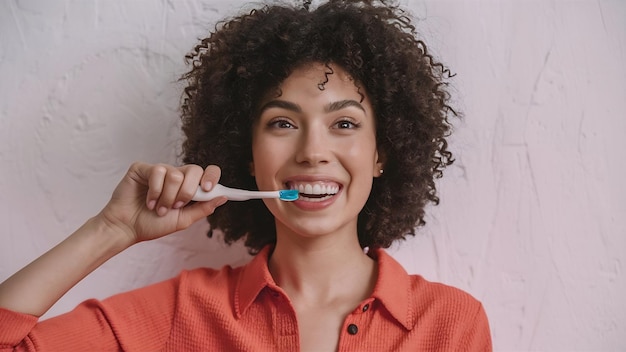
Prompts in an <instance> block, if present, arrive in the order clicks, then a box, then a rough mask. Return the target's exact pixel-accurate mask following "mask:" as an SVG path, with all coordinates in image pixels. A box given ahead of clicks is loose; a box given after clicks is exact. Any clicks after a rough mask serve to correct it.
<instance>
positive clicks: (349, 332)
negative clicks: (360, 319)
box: [348, 324, 359, 335]
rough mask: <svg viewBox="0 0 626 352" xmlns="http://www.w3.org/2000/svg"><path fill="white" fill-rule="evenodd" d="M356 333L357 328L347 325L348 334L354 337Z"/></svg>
mask: <svg viewBox="0 0 626 352" xmlns="http://www.w3.org/2000/svg"><path fill="white" fill-rule="evenodd" d="M357 332H359V327H358V326H356V325H354V324H350V325H348V334H350V335H356V333H357Z"/></svg>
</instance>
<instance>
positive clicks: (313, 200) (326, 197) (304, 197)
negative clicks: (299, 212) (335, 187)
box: [300, 194, 334, 203]
mask: <svg viewBox="0 0 626 352" xmlns="http://www.w3.org/2000/svg"><path fill="white" fill-rule="evenodd" d="M332 196H334V194H331V195H327V196H324V197H321V198H310V197H307V196H304V195H302V194H301V195H300V199H302V200H304V201H307V202H313V203H317V202H321V201H324V200H326V199H330V198H331V197H332Z"/></svg>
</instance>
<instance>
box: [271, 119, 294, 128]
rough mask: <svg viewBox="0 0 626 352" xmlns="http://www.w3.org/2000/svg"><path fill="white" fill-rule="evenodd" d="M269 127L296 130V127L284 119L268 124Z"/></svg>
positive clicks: (274, 120)
mask: <svg viewBox="0 0 626 352" xmlns="http://www.w3.org/2000/svg"><path fill="white" fill-rule="evenodd" d="M267 127H270V128H280V129H283V128H296V126H295V125H294V124H293V123H291V122H290V121H289V120H287V119H284V118H276V119H273V120H271V121H270V122H268V123H267Z"/></svg>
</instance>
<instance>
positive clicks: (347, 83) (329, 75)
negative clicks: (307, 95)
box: [279, 63, 359, 95]
mask: <svg viewBox="0 0 626 352" xmlns="http://www.w3.org/2000/svg"><path fill="white" fill-rule="evenodd" d="M279 88H280V89H281V90H282V91H283V93H284V91H285V90H290V89H294V90H303V89H304V90H309V89H310V90H311V91H313V92H323V91H324V90H326V89H335V90H342V91H344V92H343V93H345V94H350V93H352V94H356V95H359V87H358V85H357V84H356V82H355V81H354V79H352V77H351V76H350V74H348V72H346V71H345V70H344V69H343V68H341V67H340V66H337V65H334V64H322V63H311V64H308V65H303V66H300V67H298V68H296V69H295V70H293V71H292V72H291V74H290V75H289V76H287V78H286V79H285V80H284V81H283V82H282V83H281V84H280V85H279Z"/></svg>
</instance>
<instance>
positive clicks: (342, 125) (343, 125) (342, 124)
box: [333, 119, 361, 130]
mask: <svg viewBox="0 0 626 352" xmlns="http://www.w3.org/2000/svg"><path fill="white" fill-rule="evenodd" d="M360 126H361V125H360V124H358V123H356V122H354V121H351V120H348V119H344V120H340V121H337V122H336V123H335V125H334V126H333V128H336V129H340V130H346V129H354V128H358V127H360Z"/></svg>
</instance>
